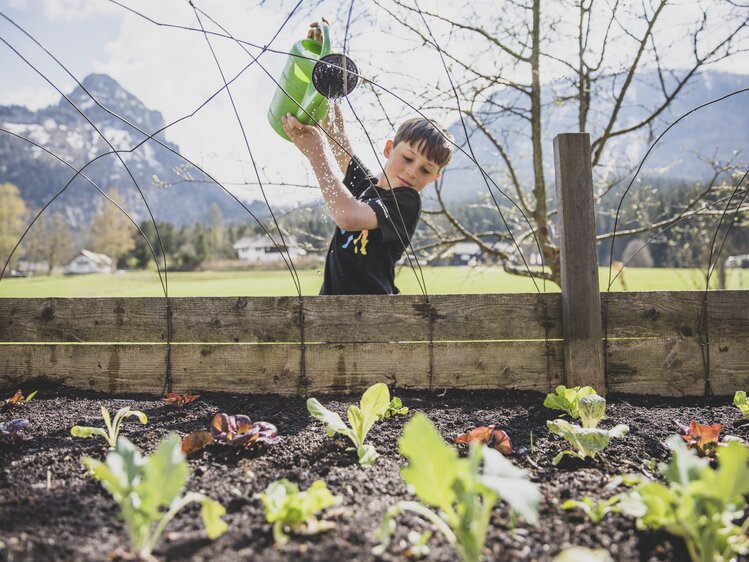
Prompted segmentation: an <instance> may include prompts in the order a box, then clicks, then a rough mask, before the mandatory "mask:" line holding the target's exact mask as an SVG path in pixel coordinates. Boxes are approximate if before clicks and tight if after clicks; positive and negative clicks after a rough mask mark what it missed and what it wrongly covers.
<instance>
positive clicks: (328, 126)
mask: <svg viewBox="0 0 749 562" xmlns="http://www.w3.org/2000/svg"><path fill="white" fill-rule="evenodd" d="M323 127H324V129H325V131H327V133H328V134H329V135H330V136H331V138H329V139H327V140H328V144H329V145H330V149H331V150H332V151H333V156H335V160H336V162H338V167H339V168H341V171H342V172H343V175H344V176H345V175H346V172H347V171H348V165H349V163H350V162H351V158H352V157H353V155H354V153H353V151H352V149H351V143H350V142H349V140H348V136H346V129H345V126H344V122H343V113H342V112H341V104H340V103H339V102H338V100H336V101H331V104H330V111H328V113H327V115H326V116H325V120H324V121H323Z"/></svg>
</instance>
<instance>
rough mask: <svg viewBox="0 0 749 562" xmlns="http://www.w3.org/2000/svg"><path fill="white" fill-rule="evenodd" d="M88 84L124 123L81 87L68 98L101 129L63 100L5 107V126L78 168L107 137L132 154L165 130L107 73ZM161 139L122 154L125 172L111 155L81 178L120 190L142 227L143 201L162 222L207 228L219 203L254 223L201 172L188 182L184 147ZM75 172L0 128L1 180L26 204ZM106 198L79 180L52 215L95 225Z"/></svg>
mask: <svg viewBox="0 0 749 562" xmlns="http://www.w3.org/2000/svg"><path fill="white" fill-rule="evenodd" d="M83 86H84V87H85V89H86V90H88V91H89V92H91V95H92V96H93V97H94V98H95V99H96V100H97V101H98V102H99V103H100V104H101V105H102V106H104V107H106V108H107V109H109V110H110V111H111V112H112V113H115V114H117V115H119V116H121V117H122V119H120V118H119V117H115V116H114V115H112V114H111V113H109V112H107V111H105V110H104V109H102V108H101V107H99V106H98V105H97V104H96V103H95V102H94V100H93V99H92V98H91V96H89V95H88V94H87V93H86V92H85V91H84V89H83V88H81V87H80V86H77V87H76V88H75V89H74V90H73V92H72V93H70V94H69V95H68V97H69V98H70V100H71V101H72V102H73V103H74V104H75V105H76V106H77V107H78V108H80V110H81V111H83V112H84V113H85V114H86V116H87V117H88V118H89V119H90V120H91V122H93V124H94V125H95V127H96V129H98V131H99V132H97V130H96V129H95V128H94V126H92V125H91V124H90V123H88V122H87V121H86V119H85V118H84V117H83V116H82V115H81V114H80V113H79V112H78V111H77V110H76V109H75V108H74V107H73V106H72V105H71V104H70V103H68V101H67V100H65V98H62V99H60V102H59V103H58V104H57V105H52V106H49V107H45V108H43V109H40V110H39V111H30V110H28V109H27V108H25V107H21V106H16V105H14V106H0V127H2V128H3V129H6V130H8V131H11V132H12V133H15V134H17V135H20V136H23V137H26V138H28V139H30V140H32V141H35V142H37V143H38V144H39V145H41V146H43V147H45V148H46V149H48V150H50V151H52V152H53V153H55V154H56V155H57V156H59V157H60V158H62V159H63V160H64V161H65V162H68V163H69V164H71V165H72V166H73V167H75V169H79V168H80V167H82V166H84V165H85V164H86V163H88V162H90V161H91V160H92V159H94V158H95V157H97V156H99V155H101V154H104V153H106V152H109V151H111V150H112V149H111V148H110V147H109V146H108V145H107V143H106V142H105V141H104V140H103V139H102V135H103V136H104V137H105V138H106V139H107V140H108V141H109V142H110V143H111V144H112V146H113V147H114V148H115V149H116V150H130V149H132V147H134V146H136V145H137V144H139V143H140V142H142V141H143V140H144V139H146V138H147V135H145V134H143V133H142V132H140V131H146V132H147V133H148V134H152V133H153V132H154V131H157V130H159V129H160V128H162V127H163V126H164V118H163V117H162V115H161V113H159V112H158V111H154V110H151V109H149V108H147V107H146V106H145V105H144V104H143V102H141V101H140V100H139V99H138V98H137V97H135V96H134V95H132V94H131V93H129V92H127V91H126V90H125V89H124V88H122V86H120V85H119V84H118V83H117V82H116V81H115V80H113V79H112V78H111V77H109V76H107V75H105V74H91V75H89V76H88V77H86V78H85V79H84V81H83ZM128 123H129V124H128ZM138 129H140V131H139V130H138ZM100 133H101V134H100ZM155 138H156V139H158V140H159V141H160V142H161V143H163V145H164V146H161V145H159V143H157V142H155V141H154V140H149V141H147V142H145V143H144V144H142V145H141V146H140V147H139V148H137V149H136V150H134V151H132V152H123V153H121V156H122V160H123V161H124V163H125V164H126V165H127V169H126V168H125V166H123V164H122V163H121V162H120V160H119V159H118V158H117V156H116V155H114V154H110V155H108V156H103V157H101V158H99V159H97V160H95V161H94V162H93V163H91V164H90V165H89V166H87V167H86V168H85V169H84V170H83V172H82V173H84V174H85V175H86V176H88V177H89V178H90V179H91V180H92V181H93V182H95V183H96V184H97V185H98V186H99V187H100V188H101V189H102V190H104V191H105V192H106V191H108V190H110V189H111V188H115V187H116V188H118V189H119V192H120V194H121V195H122V196H123V198H124V205H123V208H125V210H127V211H128V213H129V214H130V215H131V216H132V217H133V218H134V219H135V220H136V222H138V223H140V222H142V221H144V220H146V219H148V212H147V208H146V204H145V203H144V201H143V197H145V200H146V201H147V202H148V206H149V207H150V208H151V211H152V212H153V214H154V216H155V218H156V220H157V221H159V222H161V221H165V222H171V223H173V224H177V225H182V224H191V223H194V222H204V223H207V222H208V220H209V210H210V207H211V205H212V204H214V203H215V204H216V205H217V206H218V207H219V209H220V210H221V212H222V213H223V215H224V218H225V219H226V220H227V221H231V222H235V221H241V220H250V221H252V219H251V217H250V216H249V214H247V212H246V211H244V210H243V209H242V208H241V207H240V206H239V205H238V204H237V203H236V201H234V200H233V199H232V198H231V196H229V195H228V194H227V193H225V192H224V191H223V190H222V189H221V188H220V187H219V186H217V185H215V184H214V183H212V182H210V180H209V179H208V178H207V177H206V176H205V175H203V174H202V173H201V172H199V171H197V170H195V169H191V170H190V171H189V179H190V180H191V181H189V182H185V176H186V175H187V173H185V172H184V170H186V169H188V168H189V166H187V165H186V162H185V161H184V160H183V159H182V158H180V157H179V147H178V146H177V145H175V144H173V143H170V142H168V141H166V139H165V138H164V136H163V134H161V133H160V134H158V135H156V137H155ZM170 149H171V150H170ZM180 170H182V172H180ZM74 174H75V172H74V171H73V170H71V168H69V167H68V166H66V165H65V164H63V163H61V162H60V161H59V160H58V159H56V158H55V157H53V156H51V155H50V154H48V153H46V152H45V151H43V150H42V149H41V148H39V147H38V146H34V145H33V144H31V143H28V142H26V141H25V140H22V139H19V138H18V137H15V136H13V135H11V134H8V133H3V132H2V131H0V183H4V182H10V183H13V184H15V185H17V186H18V187H19V189H20V191H21V197H22V198H23V199H24V200H25V202H26V204H27V206H28V207H30V208H32V209H38V208H40V207H41V206H43V205H44V204H46V203H47V202H48V201H49V200H50V199H51V198H52V197H53V196H54V195H55V194H56V193H57V192H58V191H60V190H61V189H62V188H63V187H64V186H65V184H66V183H67V182H68V181H69V180H70V179H71V178H72V177H73V176H74ZM130 174H132V177H133V178H134V179H135V181H136V182H137V185H138V186H139V187H140V189H141V190H142V192H143V197H141V195H140V194H139V193H138V190H137V189H136V187H135V184H134V182H133V179H132V178H131V177H130ZM102 200H103V198H102V197H101V195H100V194H99V193H98V192H97V191H96V189H95V188H94V187H93V186H92V185H91V184H90V183H89V182H88V181H86V180H85V179H84V178H82V177H80V176H79V177H77V178H75V179H74V180H73V182H72V183H71V185H70V186H69V187H68V188H67V189H66V190H65V192H64V193H63V194H62V195H61V196H60V197H59V198H58V199H57V200H55V202H54V203H53V207H52V210H56V211H62V212H63V214H64V215H65V216H66V218H67V219H68V221H69V222H70V224H71V225H72V226H73V227H82V226H83V225H86V224H88V222H89V221H90V220H91V218H92V216H93V214H94V213H95V211H96V205H97V202H100V201H102ZM246 205H247V206H248V207H249V208H250V210H251V211H253V213H255V214H256V215H257V216H261V217H262V216H266V215H267V210H266V208H265V206H264V205H262V204H260V203H251V204H247V203H246Z"/></svg>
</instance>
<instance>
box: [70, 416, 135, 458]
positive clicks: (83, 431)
mask: <svg viewBox="0 0 749 562" xmlns="http://www.w3.org/2000/svg"><path fill="white" fill-rule="evenodd" d="M101 417H102V418H103V419H104V426H105V427H106V429H102V428H101V427H88V426H84V425H74V426H73V427H71V428H70V434H71V435H72V436H73V437H93V436H95V435H99V436H101V437H103V438H104V439H106V441H107V443H109V448H110V449H114V448H115V446H116V444H117V437H118V436H119V435H120V429H121V427H122V422H124V421H125V420H126V419H127V418H131V417H137V418H138V421H140V423H142V424H144V425H145V424H147V423H148V416H147V415H146V414H145V413H143V412H141V411H140V410H131V409H130V406H125V407H124V408H120V409H119V410H117V413H116V414H115V415H114V419H111V418H110V416H109V410H107V409H106V408H105V407H104V406H102V407H101Z"/></svg>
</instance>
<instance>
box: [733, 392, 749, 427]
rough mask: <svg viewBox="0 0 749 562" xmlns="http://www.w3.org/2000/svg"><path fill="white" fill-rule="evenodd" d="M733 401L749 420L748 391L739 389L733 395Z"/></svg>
mask: <svg viewBox="0 0 749 562" xmlns="http://www.w3.org/2000/svg"><path fill="white" fill-rule="evenodd" d="M733 403H734V405H735V406H736V407H737V408H738V409H739V411H740V412H741V413H742V414H743V415H744V417H745V418H746V419H748V420H749V400H747V398H746V392H745V391H743V390H739V391H737V392H736V394H734V395H733Z"/></svg>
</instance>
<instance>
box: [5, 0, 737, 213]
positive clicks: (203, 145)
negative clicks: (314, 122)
mask: <svg viewBox="0 0 749 562" xmlns="http://www.w3.org/2000/svg"><path fill="white" fill-rule="evenodd" d="M711 1H712V0H711ZM122 2H123V3H124V4H125V5H127V6H130V7H132V8H134V9H136V10H138V11H140V12H143V13H145V14H147V15H148V16H150V17H151V18H153V19H155V20H158V21H160V22H169V23H172V24H181V25H187V26H191V27H195V26H196V20H195V14H194V12H193V10H192V9H191V8H190V6H189V4H188V3H187V2H186V1H185V0H180V1H177V0H158V1H154V0H122ZM196 4H197V5H198V6H200V7H201V8H202V9H203V10H205V11H206V12H207V13H209V14H210V15H211V16H212V17H214V18H215V19H216V20H217V21H219V22H220V23H222V24H223V25H225V26H226V27H228V28H229V30H230V31H231V33H232V34H233V35H235V36H237V37H240V38H242V39H244V40H247V41H251V42H253V43H256V44H259V45H263V44H265V43H266V42H268V41H270V39H271V38H272V36H273V35H274V33H275V32H276V30H277V29H278V27H279V26H280V25H281V23H282V22H283V21H284V19H285V18H286V16H287V14H288V12H289V10H290V9H291V7H292V6H293V4H294V2H290V1H283V2H282V1H281V0H270V1H268V2H265V5H264V6H262V7H257V6H256V5H255V4H256V2H251V3H250V2H241V1H239V0H211V1H200V2H197V1H196ZM309 4H310V2H307V3H306V5H305V6H303V9H302V10H300V12H299V13H298V14H297V15H295V16H294V17H293V18H292V19H291V21H290V22H289V23H288V24H287V25H286V27H285V29H284V30H283V31H282V32H281V34H280V35H279V37H278V38H277V39H276V40H275V42H274V44H273V46H274V47H275V48H278V49H280V50H288V49H289V48H290V47H291V45H292V44H293V43H294V42H295V41H296V40H298V39H300V38H302V37H304V35H305V34H306V29H307V23H308V22H309V21H310V19H311V17H318V16H319V15H329V16H330V15H331V14H336V13H340V12H341V7H342V6H348V4H349V2H348V1H342V0H339V1H333V0H328V1H324V2H312V3H311V4H312V5H313V6H315V7H314V14H312V15H310V11H311V9H310V8H309V7H308V6H309ZM458 4H459V3H456V2H452V1H451V2H443V1H439V2H437V1H436V0H434V1H430V2H424V5H425V6H429V8H430V9H433V10H435V11H440V13H448V14H449V13H451V12H452V13H455V12H456V11H457V10H458V9H459V6H458ZM474 4H477V3H474ZM478 4H481V2H478ZM486 4H487V7H489V6H492V5H496V3H494V2H487V3H486ZM676 4H677V6H676V8H675V9H674V11H673V13H672V14H671V15H669V18H670V19H669V20H667V21H668V22H669V28H668V29H670V30H672V32H674V33H675V32H676V31H677V30H678V29H679V25H680V23H679V21H680V20H679V18H681V22H682V23H685V22H686V23H689V22H690V21H694V20H693V18H694V17H695V16H696V15H697V14H696V13H691V12H689V10H688V9H686V8H679V6H678V4H680V2H676ZM681 4H683V2H681ZM545 5H547V6H548V10H555V9H559V8H558V6H559V3H558V2H556V1H555V2H552V1H551V0H549V1H548V2H547V3H546V4H545ZM355 7H356V9H355V15H356V14H359V15H360V14H361V13H362V12H366V13H367V16H368V18H370V21H371V19H372V18H374V19H378V18H386V17H387V16H386V15H385V14H383V13H382V12H381V11H380V10H378V8H377V7H376V6H375V5H374V4H372V3H371V2H357V3H356V4H355ZM0 11H2V12H3V13H5V14H6V15H7V16H8V17H10V18H12V19H13V20H14V21H15V22H16V23H17V24H19V25H20V26H22V27H24V28H25V29H26V30H27V31H28V32H29V33H30V34H32V35H33V36H34V37H36V38H37V39H38V40H39V41H41V42H42V43H43V44H44V45H45V46H46V47H47V48H48V49H49V50H50V51H52V52H53V53H54V54H55V55H56V56H57V57H58V58H60V59H61V60H62V62H63V63H64V64H65V65H66V66H67V67H68V68H69V69H70V70H71V71H72V73H73V74H74V75H75V76H76V77H77V78H78V79H79V80H83V78H84V77H85V76H86V75H87V74H89V73H91V72H101V73H106V74H109V75H110V76H112V77H113V78H114V79H115V80H117V81H118V82H119V83H120V84H121V85H122V86H123V87H124V88H125V89H127V90H128V91H130V92H131V93H133V94H134V95H136V96H137V97H138V98H140V99H141V100H142V101H143V102H144V103H145V104H146V106H148V107H149V108H150V109H155V110H158V111H160V112H161V113H162V114H163V115H164V118H165V120H166V121H167V122H170V121H172V120H175V119H178V118H179V117H182V116H183V115H186V114H189V113H191V112H192V111H194V110H195V108H197V107H198V106H199V105H200V104H201V103H202V102H203V101H204V100H205V99H206V98H208V97H209V96H210V95H211V94H213V93H214V92H215V91H216V90H218V89H219V88H220V87H221V86H222V81H221V77H220V75H219V73H218V70H217V68H216V64H215V62H214V60H213V59H212V58H211V55H210V51H209V49H208V46H207V44H206V42H205V39H204V38H203V36H202V35H201V34H199V33H194V32H189V31H184V30H175V29H169V28H165V27H158V26H155V25H153V24H151V23H149V22H147V21H145V20H143V19H141V18H139V17H137V16H135V15H133V14H131V13H129V12H128V11H127V10H126V9H124V8H122V7H120V6H117V5H115V4H113V3H111V2H108V1H107V0H0ZM562 15H563V14H562V13H560V17H561V16H562ZM338 26H339V27H338V29H339V30H340V29H341V28H342V24H341V23H340V22H339V23H338ZM435 32H436V33H438V34H439V33H443V34H445V35H444V37H446V34H447V33H449V29H445V28H444V27H443V28H440V26H439V25H435ZM633 32H636V29H635V30H633ZM666 32H668V31H666ZM375 33H376V32H375V27H374V26H372V25H370V24H369V23H367V22H366V21H365V19H364V18H357V17H355V18H354V21H353V23H352V26H351V38H350V46H351V49H352V51H351V52H352V53H356V54H357V58H356V62H357V64H358V65H359V69H360V72H362V74H364V75H366V76H373V73H374V72H376V71H377V69H378V68H382V67H383V66H384V67H389V68H392V69H394V70H393V72H394V73H395V72H396V71H398V70H401V69H402V73H403V74H404V75H405V76H404V77H403V78H402V80H403V83H400V80H399V79H394V78H393V76H396V75H397V74H394V75H393V76H388V77H385V78H383V80H384V85H386V86H388V87H389V88H392V89H393V90H394V91H406V90H407V89H418V88H419V87H421V88H429V87H430V84H433V83H436V82H438V81H440V80H442V81H444V70H443V69H442V66H441V63H440V61H439V58H438V54H437V53H436V52H435V50H434V49H428V48H422V49H417V48H414V49H412V50H409V51H408V52H407V54H406V55H404V54H402V51H403V50H404V49H403V46H404V45H406V44H407V40H406V39H400V38H399V37H396V36H388V37H387V41H384V40H383V37H382V36H381V35H376V34H375ZM400 33H401V36H402V35H403V33H402V30H401V32H400ZM0 37H2V38H3V39H5V40H6V41H8V42H9V43H10V44H12V45H13V46H14V47H15V48H16V49H18V50H19V51H20V52H21V53H22V54H23V55H24V56H26V57H28V58H29V59H30V60H31V61H32V62H33V63H34V64H35V65H38V67H39V68H40V69H41V71H42V72H43V73H44V74H45V75H46V76H48V77H49V78H50V79H51V80H52V81H54V82H55V84H57V86H58V87H59V88H60V89H61V90H63V91H64V92H66V93H69V92H70V91H71V90H72V89H73V88H74V86H75V83H74V82H73V80H72V79H70V77H69V76H67V75H65V74H64V73H63V72H62V71H61V70H59V68H58V67H56V65H55V64H54V63H53V62H51V61H50V60H49V58H48V57H46V55H44V54H43V53H40V51H39V49H38V48H37V47H35V46H34V45H33V44H32V43H31V42H30V41H29V40H28V39H27V38H25V37H23V36H22V35H21V34H20V33H19V32H18V31H17V30H15V29H14V28H13V27H12V26H11V25H10V24H9V23H8V22H7V21H6V20H4V19H2V18H0ZM445 40H447V39H445ZM341 41H342V37H340V33H339V36H338V37H337V43H338V45H337V46H338V47H339V49H340V43H341ZM213 44H214V47H215V48H216V49H217V55H218V57H219V59H220V61H221V63H222V65H223V66H224V71H225V73H226V74H227V75H229V76H233V75H234V74H235V73H236V72H237V71H239V70H240V69H241V68H242V67H243V66H245V65H246V64H247V62H249V58H248V55H247V54H246V53H245V52H244V51H242V50H241V49H240V48H238V46H237V45H236V44H234V43H232V42H230V41H225V40H219V39H216V40H214V41H213ZM568 48H569V46H565V45H560V46H559V56H566V53H565V50H566V49H568ZM614 48H615V46H614ZM394 51H395V52H401V54H394V53H393V52H394ZM254 54H257V51H254ZM375 61H376V63H377V64H376V65H373V64H372V63H373V62H375ZM261 62H262V63H263V65H264V66H265V67H266V68H267V70H268V71H269V72H270V73H271V74H272V75H274V76H276V77H277V76H278V74H279V73H280V69H281V68H282V66H283V64H284V63H285V56H283V55H278V54H274V53H266V54H265V55H264V56H263V57H262V58H261ZM0 68H2V70H3V78H2V83H1V85H0V104H2V105H5V104H10V103H17V104H22V105H25V106H28V107H30V108H33V109H37V108H40V107H43V106H45V105H49V104H52V103H57V101H58V100H59V94H57V92H55V91H54V90H53V89H52V88H50V87H49V86H48V85H46V83H45V82H44V81H43V79H41V78H40V77H39V76H38V75H37V74H36V73H35V72H34V71H33V70H32V69H30V68H29V67H28V66H26V65H25V64H24V63H23V62H22V61H20V60H19V59H18V57H17V55H16V54H15V53H13V52H12V51H11V50H10V49H9V48H8V47H7V46H6V45H4V44H2V43H0ZM716 68H717V69H723V70H730V71H734V72H736V71H738V72H749V57H748V56H747V55H742V57H741V58H735V59H734V60H733V61H732V63H731V64H730V65H724V66H722V67H721V66H718V67H716ZM406 81H407V82H408V84H407V86H408V88H405V85H406V84H405V83H406ZM401 86H403V90H401V89H400V88H401ZM274 89H275V86H274V84H273V83H272V82H271V81H270V80H269V79H268V77H267V76H266V75H265V73H264V72H263V71H262V70H261V69H260V68H258V67H257V66H254V67H252V68H250V69H249V70H248V71H247V72H245V73H244V74H243V75H242V77H241V78H240V79H239V80H238V81H237V82H236V83H235V84H234V85H233V86H232V93H233V94H234V96H235V101H236V102H237V108H238V111H239V115H240V117H241V119H242V123H243V124H244V125H245V131H246V133H247V135H248V137H249V142H250V146H251V148H252V149H253V154H254V156H255V159H256V162H257V164H258V166H259V167H260V169H261V175H262V179H263V181H268V180H269V181H274V182H287V183H297V182H298V183H308V182H312V181H313V178H312V177H311V176H310V174H309V172H308V171H307V166H305V161H304V160H303V158H302V156H301V155H300V154H299V153H298V152H297V151H296V150H295V149H294V148H293V146H291V145H290V143H288V142H286V141H284V140H282V139H280V138H279V137H278V136H277V135H275V133H273V131H272V129H271V128H270V126H269V125H268V123H267V120H266V112H267V108H268V105H269V103H270V100H271V97H272V95H273V92H274ZM360 95H363V93H362V92H361V91H358V92H354V94H352V96H351V100H352V102H353V103H354V104H355V105H356V103H357V99H358V98H357V96H360ZM384 103H385V104H387V105H388V108H389V109H392V108H395V110H396V112H397V109H398V107H397V106H398V104H399V102H397V100H393V99H390V98H388V96H387V95H385V99H384ZM401 105H402V104H401ZM405 113H407V111H404V114H405ZM362 117H363V118H364V120H365V121H366V119H367V116H366V115H364V116H362ZM433 117H435V118H437V119H442V120H446V121H449V120H450V119H451V118H453V119H454V117H455V116H454V114H453V115H452V116H451V115H449V114H446V113H443V114H438V115H434V116H433ZM377 127H380V128H379V129H378V128H377ZM377 127H375V128H373V130H372V131H370V132H371V133H372V135H373V138H374V139H377V140H376V142H377V145H378V149H379V144H382V143H384V140H385V138H386V137H387V135H388V133H389V131H387V130H383V129H382V128H381V125H377ZM351 136H352V137H353V140H354V143H355V146H360V147H361V152H364V153H365V154H364V158H365V161H367V162H370V163H372V162H374V156H373V151H372V150H371V148H370V147H369V145H368V143H367V140H366V137H365V136H364V135H363V134H362V133H361V132H360V131H358V130H357V128H356V127H355V126H353V125H352V127H351ZM167 138H168V139H169V140H171V141H173V142H175V143H177V144H178V145H179V146H180V149H181V150H182V152H183V153H184V154H185V155H187V156H188V157H190V158H191V159H193V160H195V161H197V162H198V163H200V164H201V165H202V166H204V167H205V168H206V169H207V170H209V171H210V172H212V173H213V174H214V175H216V177H218V178H219V179H220V180H222V181H224V182H227V183H229V184H230V183H232V182H254V181H255V176H254V170H253V167H252V166H251V164H250V158H249V154H248V151H247V148H246V146H245V142H244V140H243V138H242V136H241V134H240V129H239V127H238V125H237V120H236V117H235V115H234V113H233V110H232V107H231V105H230V104H229V101H228V98H227V96H226V95H220V96H218V97H217V98H216V99H214V100H213V101H212V102H211V103H210V104H209V105H207V106H206V107H205V108H203V109H202V110H201V111H200V112H199V113H198V114H197V115H196V116H195V117H193V118H191V119H189V120H188V121H187V122H184V123H181V124H179V125H177V126H175V127H174V128H172V129H170V130H169V131H168V132H167ZM268 190H269V191H268V193H269V195H270V196H271V198H272V199H274V200H278V201H283V200H285V199H287V198H292V199H296V198H297V196H298V195H299V194H304V195H305V196H307V197H310V196H315V193H314V190H311V189H304V188H281V187H269V188H268ZM237 193H238V195H241V196H245V197H251V196H252V195H253V192H252V191H251V189H250V188H247V187H245V188H240V189H239V191H237ZM254 195H255V196H257V192H255V193H254Z"/></svg>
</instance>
